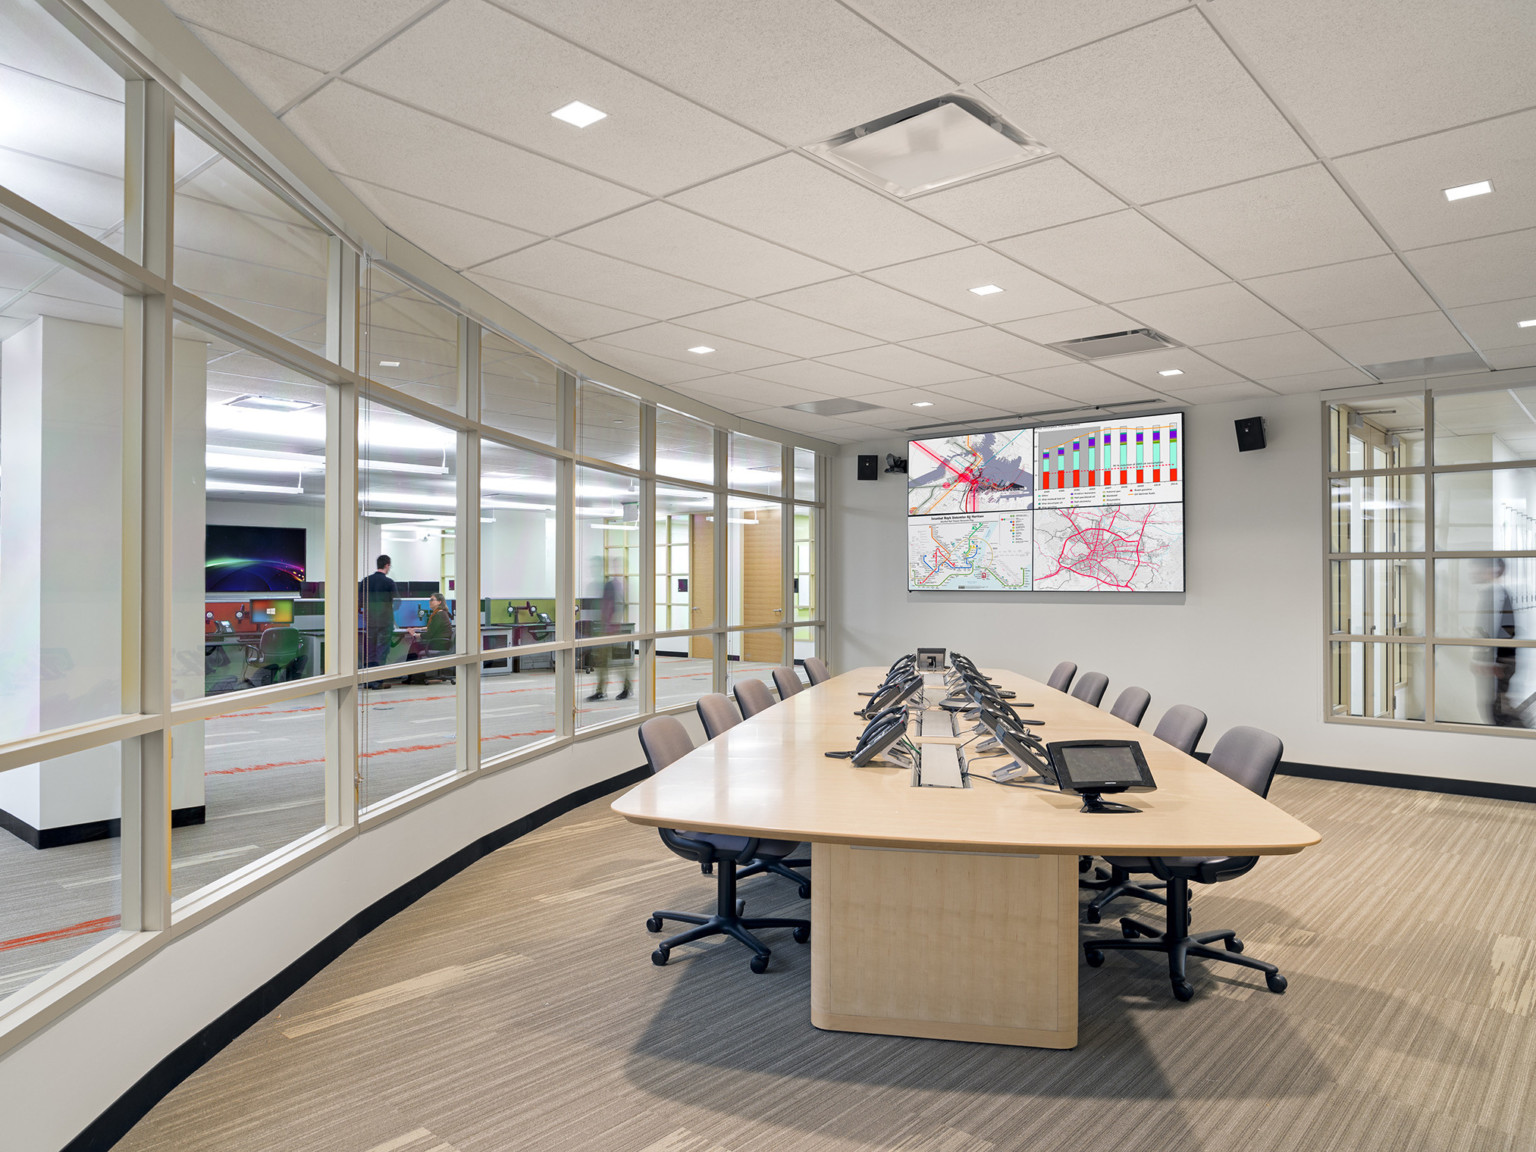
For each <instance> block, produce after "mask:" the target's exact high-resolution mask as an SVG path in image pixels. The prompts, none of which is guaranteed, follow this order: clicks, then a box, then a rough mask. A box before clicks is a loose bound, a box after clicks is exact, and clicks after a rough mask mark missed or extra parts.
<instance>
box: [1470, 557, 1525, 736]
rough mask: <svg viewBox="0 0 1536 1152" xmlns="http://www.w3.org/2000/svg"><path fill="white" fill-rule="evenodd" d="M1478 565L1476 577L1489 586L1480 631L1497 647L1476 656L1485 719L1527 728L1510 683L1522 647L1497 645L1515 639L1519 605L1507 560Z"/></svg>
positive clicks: (1507, 726)
mask: <svg viewBox="0 0 1536 1152" xmlns="http://www.w3.org/2000/svg"><path fill="white" fill-rule="evenodd" d="M1474 564H1475V568H1474V569H1473V571H1474V576H1473V579H1475V580H1476V581H1477V582H1478V583H1479V584H1482V585H1484V586H1485V588H1484V592H1483V600H1482V605H1481V608H1480V615H1481V617H1482V623H1481V625H1480V627H1479V628H1478V631H1479V632H1481V633H1482V635H1483V636H1485V637H1487V638H1488V639H1489V640H1493V641H1495V645H1494V647H1491V648H1484V649H1480V651H1479V656H1478V657H1475V658H1474V665H1473V667H1474V669H1475V670H1476V672H1477V677H1478V695H1479V696H1480V697H1481V699H1482V711H1483V718H1484V719H1485V720H1486V721H1487V722H1488V723H1489V724H1497V725H1498V726H1499V727H1501V728H1523V727H1524V726H1525V725H1524V724H1523V723H1522V722H1521V719H1520V714H1519V713H1518V712H1516V711H1515V710H1514V709H1513V708H1511V707H1510V703H1509V684H1510V681H1511V680H1513V679H1514V676H1515V659H1516V656H1517V652H1518V650H1517V649H1515V648H1513V647H1503V646H1500V645H1498V644H1497V641H1499V640H1513V639H1514V638H1515V605H1514V601H1513V600H1512V599H1511V598H1510V595H1509V589H1508V588H1506V587H1504V561H1503V560H1500V559H1498V558H1496V557H1493V558H1489V559H1484V560H1477V561H1474Z"/></svg>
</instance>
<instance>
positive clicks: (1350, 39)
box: [1209, 0, 1536, 156]
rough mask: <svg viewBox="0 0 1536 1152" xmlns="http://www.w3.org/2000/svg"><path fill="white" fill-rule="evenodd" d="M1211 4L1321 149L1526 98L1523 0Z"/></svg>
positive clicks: (1530, 75) (1532, 88) (1529, 90)
mask: <svg viewBox="0 0 1536 1152" xmlns="http://www.w3.org/2000/svg"><path fill="white" fill-rule="evenodd" d="M1209 11H1210V12H1211V15H1212V16H1213V17H1214V18H1215V20H1216V22H1217V23H1218V25H1219V26H1220V27H1221V28H1222V29H1223V30H1224V31H1226V32H1227V33H1228V34H1229V35H1230V36H1232V37H1233V38H1234V39H1235V40H1236V41H1237V44H1238V46H1239V47H1240V48H1241V50H1242V51H1243V52H1244V53H1245V54H1246V55H1247V57H1248V60H1249V62H1250V63H1251V64H1252V65H1254V66H1255V67H1256V68H1257V70H1258V73H1259V75H1261V76H1263V77H1264V80H1265V83H1266V84H1268V85H1269V86H1270V90H1271V91H1273V92H1274V93H1275V95H1276V96H1277V97H1278V98H1279V99H1280V100H1281V102H1282V103H1284V105H1285V107H1286V108H1287V109H1289V110H1290V111H1291V112H1292V113H1293V114H1294V115H1295V116H1296V117H1297V118H1298V119H1299V120H1300V121H1301V123H1302V125H1303V126H1304V127H1305V128H1306V130H1307V132H1308V133H1309V134H1310V135H1311V137H1312V138H1313V139H1314V140H1316V141H1317V142H1318V144H1319V145H1320V146H1321V147H1322V149H1323V151H1324V152H1325V153H1326V154H1327V155H1331V156H1337V155H1340V154H1341V153H1345V152H1354V151H1358V150H1359V149H1362V148H1370V147H1374V146H1375V145H1378V144H1383V143H1386V142H1387V141H1389V140H1402V139H1405V138H1407V137H1409V136H1417V135H1421V134H1423V133H1425V132H1434V131H1437V130H1439V129H1442V128H1449V127H1450V126H1451V125H1453V124H1465V123H1467V122H1468V121H1471V120H1481V119H1484V118H1485V117H1488V116H1495V115H1498V114H1499V113H1501V112H1508V111H1510V110H1512V109H1515V108H1525V107H1529V106H1530V105H1532V104H1536V70H1533V69H1532V68H1531V36H1532V32H1533V31H1536V29H1533V24H1532V9H1531V6H1530V5H1529V4H1526V3H1523V2H1521V0H1458V2H1457V3H1455V4H1414V5H1413V6H1412V7H1411V8H1407V7H1405V6H1404V5H1403V4H1402V3H1401V0H1350V2H1349V3H1347V4H1327V3H1322V4H1320V3H1316V2H1315V0H1222V2H1221V4H1220V5H1219V6H1217V7H1215V8H1213V9H1210V10H1209ZM1425 64H1429V65H1431V66H1427V67H1426V66H1421V65H1425Z"/></svg>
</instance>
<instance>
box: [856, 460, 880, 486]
mask: <svg viewBox="0 0 1536 1152" xmlns="http://www.w3.org/2000/svg"><path fill="white" fill-rule="evenodd" d="M859 479H860V480H878V479H880V457H878V456H860V457H859Z"/></svg>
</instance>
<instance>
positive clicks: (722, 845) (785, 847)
mask: <svg viewBox="0 0 1536 1152" xmlns="http://www.w3.org/2000/svg"><path fill="white" fill-rule="evenodd" d="M640 747H641V748H643V749H644V750H645V758H646V760H647V762H649V764H650V766H651V771H652V772H659V771H661V770H662V769H663V768H665V767H666V766H667V765H668V764H671V763H672V762H673V761H675V760H677V759H679V758H680V757H683V756H685V755H687V754H688V753H689V752H691V751H693V741H692V740H690V739H689V738H688V732H687V729H685V728H684V727H683V725H682V723H681V721H679V720H678V719H677V717H676V716H655V717H652V718H651V719H650V720H647V721H646V722H645V723H644V724H642V725H640ZM657 831H658V832H659V833H660V834H661V840H662V843H664V844H665V845H666V846H667V847H668V848H670V849H671V850H672V851H673V852H675V853H677V855H679V856H681V857H682V858H683V859H684V860H695V861H697V862H698V863H700V864H705V863H709V864H715V863H718V864H722V865H724V867H721V868H716V869H715V882H716V885H715V888H716V894H715V913H714V915H713V916H697V915H694V914H693V913H691V912H652V913H651V915H650V919H648V920H646V922H645V927H646V929H647V930H648V931H651V932H660V931H661V928H662V925H663V924H664V923H665V922H666V921H668V920H675V921H677V922H679V923H681V924H691V925H692V927H691V928H688V929H686V930H685V931H682V932H679V933H678V934H677V935H675V936H669V937H668V938H667V939H665V940H663V941H662V942H661V943H660V944H658V945H656V951H654V952H652V953H651V963H653V964H658V965H660V964H665V963H666V962H667V960H668V958H669V957H670V956H671V953H672V949H674V948H676V947H677V946H678V945H679V944H687V943H690V942H691V941H694V940H702V939H703V938H704V937H706V936H731V937H733V938H735V939H737V940H740V941H741V942H742V943H743V944H745V945H746V946H747V947H748V948H750V949H752V960H751V962H750V967H751V969H752V971H754V972H758V973H762V972H766V971H767V970H768V958H769V957H770V956H771V955H772V952H771V951H769V949H768V947H767V946H766V945H764V944H763V942H762V941H761V940H759V939H758V938H757V937H756V936H754V935H752V929H754V928H793V929H794V938H795V942H796V943H798V944H804V943H805V942H806V941H807V940H809V939H810V938H811V922H810V921H809V920H789V919H783V918H779V917H772V916H770V917H763V916H756V917H744V916H743V915H742V913H743V912H744V911H746V901H744V900H741V901H739V900H737V899H736V880H737V873H736V865H737V864H744V863H747V862H748V861H751V860H754V859H756V860H762V861H769V860H782V859H783V858H784V857H785V856H788V855H789V854H790V853H791V852H792V851H794V849H795V847H796V844H795V842H794V841H793V840H764V839H760V838H759V837H756V836H726V835H723V834H721V833H716V832H686V831H683V830H682V829H678V828H658V829H657Z"/></svg>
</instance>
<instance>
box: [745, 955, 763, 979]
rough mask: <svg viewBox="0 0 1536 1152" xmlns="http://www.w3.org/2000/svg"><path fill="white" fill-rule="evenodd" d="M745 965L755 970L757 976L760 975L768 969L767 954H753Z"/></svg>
mask: <svg viewBox="0 0 1536 1152" xmlns="http://www.w3.org/2000/svg"><path fill="white" fill-rule="evenodd" d="M747 967H749V968H751V969H752V971H754V972H756V973H757V974H758V975H759V976H761V975H762V974H763V973H764V972H766V971H768V957H767V956H754V957H752V960H751V962H750V963H749V964H748V965H747Z"/></svg>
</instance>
